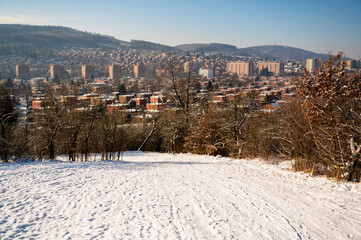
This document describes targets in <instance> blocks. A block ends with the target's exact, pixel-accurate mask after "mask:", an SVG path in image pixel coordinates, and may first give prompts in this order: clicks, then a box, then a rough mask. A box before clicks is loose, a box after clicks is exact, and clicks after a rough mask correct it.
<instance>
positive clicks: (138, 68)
mask: <svg viewBox="0 0 361 240" xmlns="http://www.w3.org/2000/svg"><path fill="white" fill-rule="evenodd" d="M145 71H146V68H145V66H144V65H143V64H136V65H134V77H136V78H138V77H144V76H145Z"/></svg>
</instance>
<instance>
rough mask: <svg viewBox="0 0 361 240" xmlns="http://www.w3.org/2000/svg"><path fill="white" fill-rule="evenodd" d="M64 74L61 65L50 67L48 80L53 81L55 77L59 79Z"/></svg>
mask: <svg viewBox="0 0 361 240" xmlns="http://www.w3.org/2000/svg"><path fill="white" fill-rule="evenodd" d="M63 74H64V68H63V66H61V65H50V78H52V79H54V78H55V76H58V77H59V78H61V77H62V76H63Z"/></svg>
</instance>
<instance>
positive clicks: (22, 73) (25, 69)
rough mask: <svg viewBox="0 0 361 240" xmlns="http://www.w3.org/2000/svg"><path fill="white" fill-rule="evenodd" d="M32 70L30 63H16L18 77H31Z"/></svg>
mask: <svg viewBox="0 0 361 240" xmlns="http://www.w3.org/2000/svg"><path fill="white" fill-rule="evenodd" d="M29 77H30V71H29V66H28V65H24V64H23V65H16V78H20V79H29Z"/></svg>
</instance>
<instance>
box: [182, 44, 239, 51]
mask: <svg viewBox="0 0 361 240" xmlns="http://www.w3.org/2000/svg"><path fill="white" fill-rule="evenodd" d="M175 47H176V48H179V49H181V50H183V51H191V52H193V51H196V52H223V53H232V52H237V51H238V49H237V47H236V46H233V45H229V44H222V43H209V44H202V43H195V44H182V45H178V46H175Z"/></svg>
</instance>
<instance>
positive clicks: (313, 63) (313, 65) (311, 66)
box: [306, 58, 321, 72]
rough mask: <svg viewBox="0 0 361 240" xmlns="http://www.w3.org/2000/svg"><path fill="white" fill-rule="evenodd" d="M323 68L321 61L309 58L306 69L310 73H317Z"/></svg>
mask: <svg viewBox="0 0 361 240" xmlns="http://www.w3.org/2000/svg"><path fill="white" fill-rule="evenodd" d="M320 66H321V60H320V59H318V58H307V59H306V69H307V71H309V72H315V71H316V70H317V69H318V68H319V67H320Z"/></svg>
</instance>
